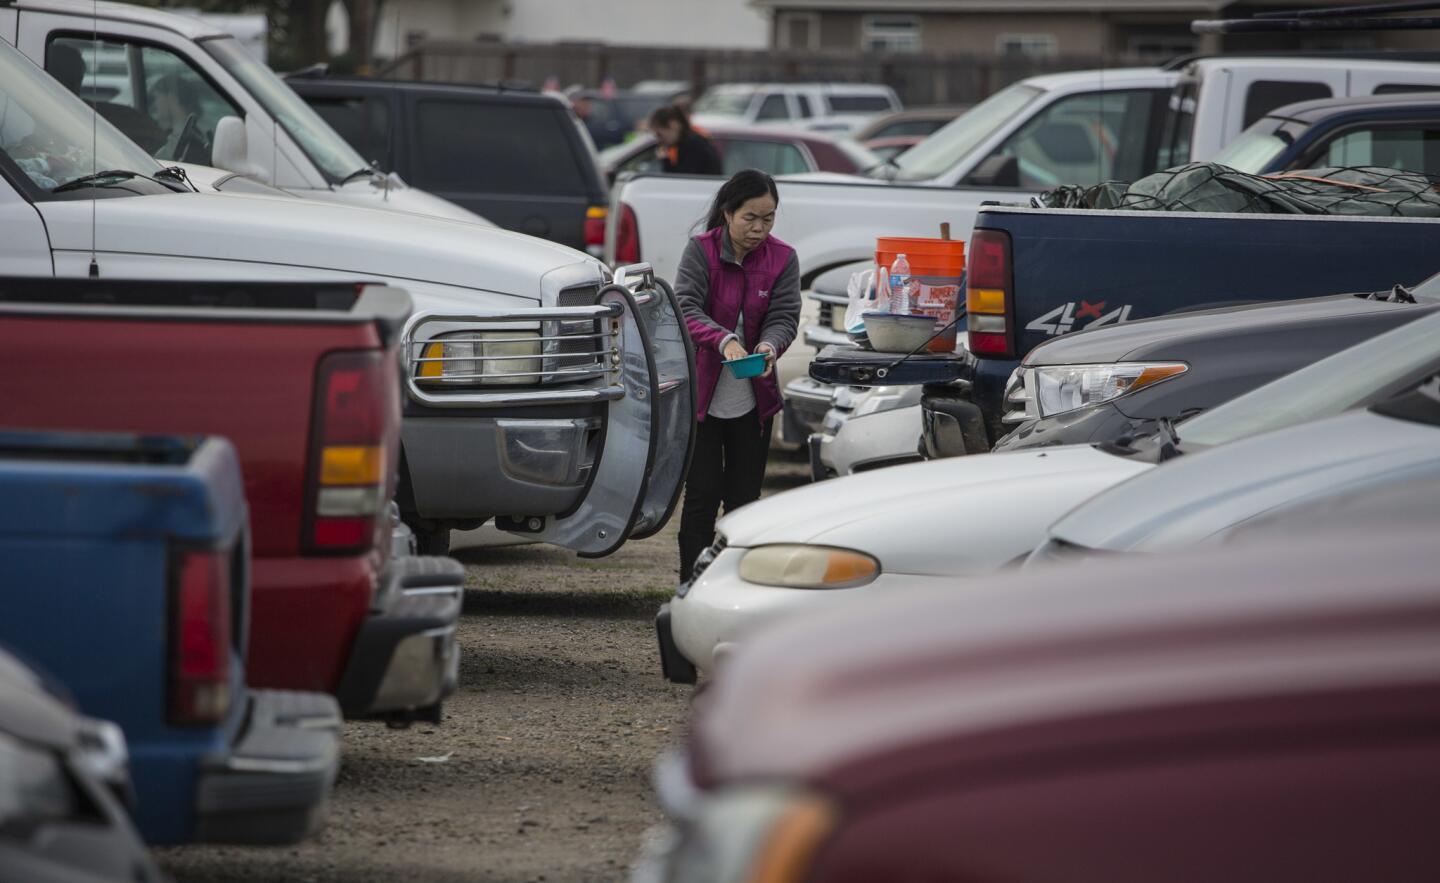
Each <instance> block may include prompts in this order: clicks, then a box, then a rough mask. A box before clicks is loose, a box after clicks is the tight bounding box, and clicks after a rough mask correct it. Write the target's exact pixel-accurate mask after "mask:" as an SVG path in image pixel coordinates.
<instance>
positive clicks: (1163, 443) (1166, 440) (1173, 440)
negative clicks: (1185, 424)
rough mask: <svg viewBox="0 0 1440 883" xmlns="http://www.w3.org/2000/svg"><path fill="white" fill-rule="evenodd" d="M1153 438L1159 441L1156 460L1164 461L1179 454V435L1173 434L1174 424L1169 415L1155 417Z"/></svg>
mask: <svg viewBox="0 0 1440 883" xmlns="http://www.w3.org/2000/svg"><path fill="white" fill-rule="evenodd" d="M1155 438H1156V440H1157V441H1158V442H1159V447H1158V449H1157V451H1158V453H1159V459H1158V460H1157V462H1159V463H1164V462H1165V461H1166V460H1172V459H1174V458H1176V457H1178V456H1180V454H1181V450H1180V436H1178V435H1176V434H1175V424H1174V423H1173V422H1172V421H1171V420H1170V418H1169V417H1159V418H1156V420H1155Z"/></svg>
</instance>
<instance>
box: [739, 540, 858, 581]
mask: <svg viewBox="0 0 1440 883" xmlns="http://www.w3.org/2000/svg"><path fill="white" fill-rule="evenodd" d="M879 575H880V562H879V561H876V560H875V559H874V558H872V557H870V556H869V555H866V554H865V553H864V552H856V551H854V550H853V549H836V548H833V547H830V546H805V545H775V546H756V547H755V548H753V549H749V550H746V552H745V557H744V558H741V559H740V578H741V579H743V580H745V581H746V582H750V583H758V584H760V585H762V586H781V587H783V588H788V589H849V588H853V587H855V586H863V585H865V584H866V583H868V582H871V581H873V580H874V579H875V577H877V576H879Z"/></svg>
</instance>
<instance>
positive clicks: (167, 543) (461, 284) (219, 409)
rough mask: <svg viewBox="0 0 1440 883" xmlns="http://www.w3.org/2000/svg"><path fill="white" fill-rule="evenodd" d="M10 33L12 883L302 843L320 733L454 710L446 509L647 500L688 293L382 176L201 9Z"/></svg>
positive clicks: (680, 427)
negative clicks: (161, 857) (211, 27)
mask: <svg viewBox="0 0 1440 883" xmlns="http://www.w3.org/2000/svg"><path fill="white" fill-rule="evenodd" d="M0 36H3V37H4V39H3V40H0V105H3V106H4V107H5V113H4V114H3V119H0V226H3V227H4V230H5V235H4V236H3V237H0V263H3V267H4V273H3V277H0V338H3V348H4V351H5V358H4V364H5V371H4V372H3V379H0V399H3V400H4V401H5V403H6V404H5V408H4V413H3V418H0V419H3V422H4V427H3V431H0V500H3V501H4V502H5V505H4V506H3V507H0V509H3V512H4V513H5V515H4V517H0V547H3V549H4V551H3V554H0V586H3V589H4V593H5V615H4V616H3V617H0V646H3V647H4V648H6V651H5V652H7V653H11V654H14V658H16V659H18V660H20V661H19V662H15V663H14V664H13V665H12V664H11V663H10V659H11V656H8V655H4V656H0V670H3V674H0V682H3V685H0V691H8V692H7V697H9V696H10V695H11V694H13V696H14V704H13V705H12V704H9V703H10V699H9V698H7V700H6V701H7V704H6V709H5V716H0V755H3V756H0V766H3V768H4V769H6V770H7V771H20V772H21V773H22V777H21V778H20V779H19V780H18V782H17V780H15V779H14V778H13V777H11V776H9V775H0V826H3V827H4V828H5V831H6V832H7V833H6V838H3V841H4V842H3V843H0V879H5V880H7V881H8V880H10V879H16V880H21V879H23V880H27V881H28V880H45V879H79V878H80V876H83V877H84V878H85V879H96V880H102V879H103V880H121V879H125V880H129V879H147V880H148V879H159V875H158V873H157V872H156V871H155V868H154V866H153V864H152V863H151V862H150V860H149V859H148V857H146V855H145V854H144V851H143V848H142V846H141V845H140V842H139V840H137V836H138V838H141V839H143V841H144V843H147V844H171V843H186V842H201V841H204V842H230V843H256V844H272V843H291V842H295V841H297V840H299V839H302V838H304V837H307V836H309V835H311V834H312V833H313V832H314V831H315V830H317V829H318V828H319V826H320V825H321V824H322V823H323V820H324V817H325V813H326V807H327V806H328V802H329V796H330V792H331V788H332V786H333V783H334V781H335V778H336V773H337V770H338V767H339V763H340V733H341V728H342V726H343V724H342V721H343V720H345V719H371V720H375V719H378V720H382V721H385V722H387V723H389V724H391V725H397V726H403V725H406V724H408V723H410V722H412V721H417V720H424V721H429V722H433V723H439V722H441V720H442V707H443V703H444V701H445V699H446V697H447V696H448V695H449V694H450V693H452V692H453V691H454V690H455V689H456V686H457V680H458V671H459V649H458V646H457V643H456V638H455V632H456V624H457V621H458V617H459V615H460V608H461V594H462V586H463V582H464V576H465V575H464V569H463V568H462V567H461V566H460V564H459V563H458V562H456V561H454V560H452V559H450V558H447V557H444V552H445V551H446V549H447V546H448V537H449V532H450V530H451V529H452V528H454V527H471V526H475V525H478V524H481V523H483V522H485V521H488V520H490V519H492V518H493V519H496V520H497V522H498V524H499V526H500V527H501V528H502V529H504V530H508V531H510V532H512V533H518V534H520V535H523V536H524V537H526V538H529V539H532V540H538V541H544V542H551V543H555V544H557V545H560V546H562V547H565V548H569V549H572V550H575V551H577V552H579V553H580V554H584V555H591V556H598V555H605V554H608V553H610V552H612V551H614V550H615V549H616V548H618V547H619V546H620V545H621V544H623V543H624V542H625V541H626V540H627V539H630V538H633V537H642V536H647V535H649V534H652V533H654V532H656V531H658V530H660V529H661V528H662V527H663V526H664V525H665V523H666V521H667V520H668V519H669V517H670V514H671V512H672V511H673V509H674V506H675V503H676V499H677V497H678V495H679V488H680V483H681V480H682V478H683V476H684V474H685V472H686V467H687V463H688V457H689V445H688V438H689V433H690V427H691V412H692V410H693V400H694V398H693V397H694V388H693V376H692V370H691V361H692V357H691V355H690V347H689V341H688V337H687V336H686V334H685V333H684V331H683V330H682V327H683V326H682V325H681V323H680V320H679V311H678V308H677V306H676V303H675V301H674V299H673V295H672V294H671V293H670V291H669V288H668V286H666V285H665V284H664V283H663V282H662V281H658V280H656V279H655V278H654V276H653V274H652V273H651V272H650V270H649V269H648V268H647V267H644V266H634V267H625V268H619V269H616V270H613V271H612V270H611V269H610V268H607V267H605V266H602V265H601V264H600V263H599V262H598V261H597V260H595V258H594V257H592V256H590V255H587V254H585V253H584V252H582V251H579V250H577V249H572V248H568V247H566V246H564V245H561V244H558V243H553V242H545V241H543V240H541V239H538V238H535V237H532V236H527V235H523V234H519V233H514V232H509V231H505V230H500V229H497V228H496V227H495V226H494V225H491V224H487V223H484V222H482V221H481V219H479V217H478V216H476V215H474V214H472V213H471V212H469V211H466V210H464V209H462V208H460V207H458V206H455V205H454V204H453V203H449V202H446V201H444V200H442V199H439V198H438V197H433V196H429V195H427V194H424V193H422V192H420V191H417V190H411V189H409V188H407V187H405V186H404V184H403V183H402V182H400V181H399V180H398V178H396V177H394V176H389V177H385V176H381V175H379V174H378V173H374V172H373V170H371V168H370V166H369V165H368V164H367V163H365V162H363V161H361V160H359V159H358V155H356V154H354V152H353V151H352V150H351V149H350V148H349V147H348V146H347V145H346V144H345V142H344V141H343V140H342V139H341V138H340V137H339V136H338V135H337V134H336V133H335V132H334V131H333V130H332V129H331V128H330V127H329V126H328V125H327V124H326V123H325V122H324V120H323V119H322V118H321V117H320V116H318V115H317V114H316V113H315V112H314V111H312V110H310V108H309V107H308V106H307V105H306V104H305V103H304V102H303V101H302V100H301V99H300V98H299V96H297V95H296V94H295V93H294V92H293V91H291V90H290V89H289V87H288V86H286V85H285V83H284V81H282V80H280V79H278V78H276V77H275V76H274V75H273V74H272V73H271V72H270V71H269V70H268V69H267V68H264V67H262V66H259V65H257V64H255V63H254V62H252V61H250V60H249V59H248V57H247V56H244V55H243V52H241V51H240V50H238V49H236V50H234V52H232V51H231V50H230V49H229V48H227V46H226V45H225V44H226V43H231V42H233V40H232V39H230V38H228V37H226V36H224V35H221V34H218V33H210V32H209V31H208V30H207V26H205V25H203V24H200V23H197V22H195V21H193V20H191V19H188V18H179V17H176V16H173V15H170V14H168V13H164V12H160V11H155V10H150V9H144V8H139V7H133V6H128V5H123V4H106V3H100V4H96V5H94V6H93V8H92V6H89V5H87V6H84V7H83V8H82V7H81V6H77V5H75V4H69V3H62V2H59V0H36V2H28V0H27V2H23V3H13V4H8V5H5V6H3V7H0ZM97 58H98V59H103V61H104V63H103V64H101V65H100V66H98V67H95V68H94V69H93V70H92V69H91V68H90V67H89V65H90V64H91V62H92V61H93V60H94V59H97ZM77 60H78V61H79V64H78V65H77V64H76V62H77ZM42 65H43V67H42ZM170 93H173V94H170ZM82 96H84V97H82ZM432 97H433V96H432ZM442 97H443V96H442ZM87 98H88V99H89V100H90V101H91V102H93V105H92V104H90V103H87V101H86V99H87ZM171 99H176V100H180V102H181V110H182V111H184V112H183V113H178V112H176V111H175V109H174V108H173V107H169V106H168V105H167V102H168V101H170V100H171ZM192 100H193V101H197V102H199V103H198V104H196V105H187V104H186V103H185V102H189V101H192ZM424 100H425V96H419V98H418V103H419V105H420V107H421V108H422V115H423V106H424ZM406 106H407V107H408V105H406ZM396 107H397V108H398V107H401V105H398V104H397V105H396ZM524 107H533V108H535V109H537V112H539V113H543V114H551V113H552V110H554V108H556V107H558V108H559V109H560V111H561V112H560V113H559V114H558V115H557V116H555V117H554V120H555V122H554V125H556V126H559V127H561V128H560V131H561V133H562V134H563V133H564V132H565V131H567V130H566V129H565V128H564V127H567V126H568V127H569V128H570V129H574V128H575V126H574V122H573V117H570V116H569V112H568V110H565V109H564V108H563V105H555V104H554V103H553V102H549V101H548V99H547V100H546V101H545V102H540V101H531V102H530V104H528V105H524ZM196 108H198V109H196ZM177 113H178V115H177ZM242 117H243V118H242ZM252 127H254V128H253V129H252ZM466 128H467V130H470V129H473V128H474V127H472V126H467V127H466ZM576 133H577V134H576V138H577V139H578V141H577V142H576V143H580V144H582V145H587V146H585V150H586V156H587V157H589V152H588V151H589V148H588V142H585V141H584V139H583V136H580V135H578V130H576ZM162 135H163V136H164V137H160V136H162ZM252 136H254V137H252ZM400 155H404V154H403V151H400ZM249 157H253V158H254V160H255V162H254V163H251V162H250V161H249V159H248V158H249ZM472 158H473V157H472ZM211 163H215V164H217V165H220V166H224V168H216V167H214V166H212V165H210V164H211ZM352 164H353V165H352ZM341 166H346V169H344V170H342V169H341V168H340V167H341ZM589 167H590V168H591V169H592V170H593V161H592V162H591V164H590V166H589ZM331 172H334V174H331ZM351 172H355V173H363V174H357V175H351V174H350V173H351ZM347 176H348V178H347ZM362 177H363V178H364V180H363V181H362V180H361V178H362ZM356 186H362V187H363V190H361V191H354V187H356ZM602 192H603V191H602ZM595 201H602V200H599V199H598V197H597V198H596V200H595ZM584 213H585V209H583V208H577V216H583V214H584ZM577 244H578V243H577ZM61 353H63V354H64V355H63V356H62V355H60V354H61ZM662 438H663V439H664V440H665V444H661V439H662ZM459 451H463V452H464V453H463V455H457V452H459ZM26 667H28V668H29V672H27V670H26ZM12 682H13V683H12ZM12 709H13V710H15V712H16V714H15V716H13V717H12V716H8V715H9V712H10V711H11V710H12ZM77 820H86V821H85V824H86V825H88V826H89V827H85V826H78V827H77V825H76V821H77ZM96 820H99V821H101V822H103V824H101V825H98V826H97V825H95V824H94V822H95V821H96ZM87 832H88V833H87ZM12 833H14V834H16V836H15V837H11V836H10V835H11V834H12ZM21 835H23V836H21ZM87 844H88V845H87ZM12 872H14V873H17V874H19V876H18V877H12Z"/></svg>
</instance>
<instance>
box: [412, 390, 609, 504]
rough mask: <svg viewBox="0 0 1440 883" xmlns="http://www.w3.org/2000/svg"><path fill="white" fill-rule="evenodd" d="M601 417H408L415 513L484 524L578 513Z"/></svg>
mask: <svg viewBox="0 0 1440 883" xmlns="http://www.w3.org/2000/svg"><path fill="white" fill-rule="evenodd" d="M600 425H601V419H600V417H599V413H598V410H597V412H596V414H595V415H594V416H589V415H584V416H576V417H556V418H547V417H539V416H537V417H534V418H528V417H499V416H471V415H469V414H465V415H463V416H462V415H460V414H458V413H457V414H455V415H453V416H449V415H447V416H443V417H413V416H407V417H406V418H405V422H404V425H403V427H402V429H401V433H402V438H403V440H404V445H405V463H406V469H407V474H408V479H407V480H408V482H409V485H410V493H411V494H412V499H413V505H414V508H415V512H414V514H415V515H418V516H419V517H421V518H425V519H430V520H439V521H443V520H447V519H454V520H461V521H483V520H484V519H486V518H491V517H494V516H496V515H514V514H524V515H548V514H553V513H556V512H565V511H568V510H570V509H573V508H574V507H575V504H576V503H577V502H579V500H580V497H581V495H582V494H583V493H584V491H585V483H586V479H587V478H588V477H589V474H590V470H591V469H592V468H593V466H594V464H595V456H596V452H597V450H598V442H599V436H600Z"/></svg>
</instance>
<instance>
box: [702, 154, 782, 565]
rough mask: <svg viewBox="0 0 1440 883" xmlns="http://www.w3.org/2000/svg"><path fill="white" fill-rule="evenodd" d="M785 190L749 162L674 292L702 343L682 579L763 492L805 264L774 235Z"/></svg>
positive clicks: (715, 211) (729, 185) (726, 191)
mask: <svg viewBox="0 0 1440 883" xmlns="http://www.w3.org/2000/svg"><path fill="white" fill-rule="evenodd" d="M779 207H780V193H779V191H778V190H776V189H775V180H774V179H773V178H771V177H770V176H769V175H767V174H765V173H764V172H761V171H758V170H756V169H746V170H745V171H743V172H737V173H736V174H735V176H734V177H732V178H731V179H730V180H729V181H726V182H725V184H724V185H723V186H722V187H721V188H720V191H719V192H718V193H716V194H715V201H714V203H713V204H712V205H711V207H710V214H709V216H708V217H707V218H706V219H705V232H704V233H701V234H700V235H698V236H695V237H693V238H692V239H691V240H690V242H689V244H688V245H687V246H686V247H685V253H684V254H683V255H682V256H681V258H680V266H679V269H677V270H676V272H675V294H676V296H677V297H678V298H679V300H680V306H681V308H682V310H683V311H684V313H685V325H686V327H687V328H688V329H689V330H690V338H691V339H692V340H693V341H694V343H695V373H696V388H697V390H698V395H697V402H696V411H695V419H696V420H697V421H699V422H698V424H697V425H696V427H695V454H694V457H693V458H692V460H691V462H690V473H689V475H688V476H687V477H686V480H685V505H684V507H683V508H682V509H681V511H680V579H681V580H687V579H689V578H690V574H691V571H692V570H693V569H694V567H695V559H696V558H698V557H699V556H700V553H701V552H703V551H704V550H705V548H706V547H707V546H709V545H710V544H711V543H712V542H714V540H715V518H716V515H717V513H718V510H719V508H720V505H721V504H722V503H723V504H724V506H725V511H726V512H727V513H728V512H732V511H734V510H735V509H736V508H738V507H740V506H743V505H745V504H746V503H750V502H753V501H754V500H757V499H759V497H760V485H761V484H762V482H763V481H764V480H765V460H766V458H767V456H768V455H769V453H770V423H771V418H773V417H774V416H775V414H776V413H778V412H779V410H780V388H779V385H778V384H777V383H776V381H775V360H776V359H778V358H780V356H781V354H782V353H784V352H785V350H786V349H787V348H788V347H789V346H790V343H791V341H793V340H794V339H795V330H796V328H797V327H798V325H799V323H800V262H799V259H798V258H797V257H796V255H795V249H793V248H791V247H790V246H788V245H786V244H785V243H783V242H781V241H780V240H779V239H776V238H775V237H774V236H771V235H770V230H771V228H772V227H774V226H775V212H776V210H777V209H778V208H779ZM752 352H755V353H764V354H765V357H766V365H765V372H764V374H762V375H761V376H759V377H755V378H753V379H749V380H741V379H739V378H736V377H735V376H734V374H732V373H731V372H730V371H729V370H727V369H726V368H725V367H724V366H723V365H722V364H721V363H722V362H724V361H728V360H731V359H738V358H741V357H742V356H746V355H749V354H750V353H752Z"/></svg>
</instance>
